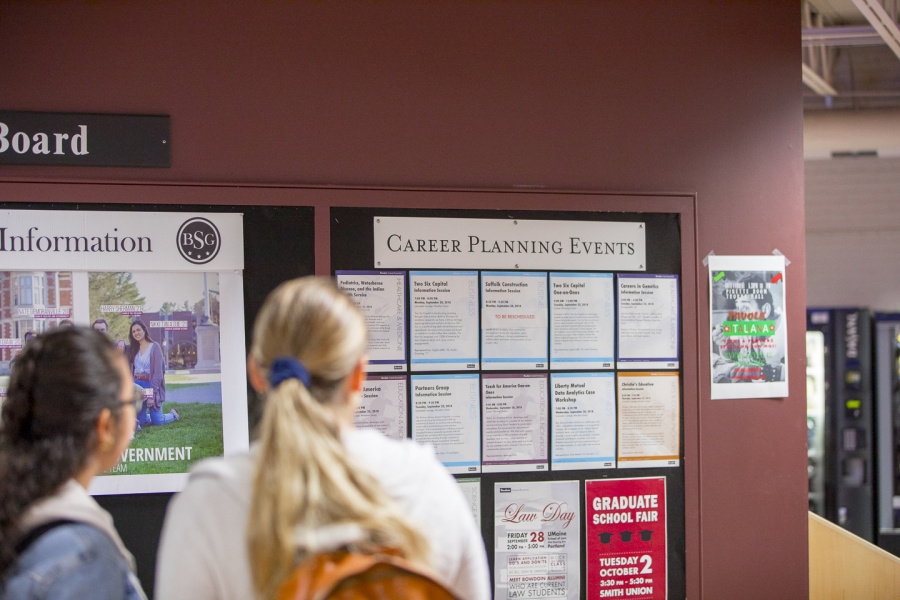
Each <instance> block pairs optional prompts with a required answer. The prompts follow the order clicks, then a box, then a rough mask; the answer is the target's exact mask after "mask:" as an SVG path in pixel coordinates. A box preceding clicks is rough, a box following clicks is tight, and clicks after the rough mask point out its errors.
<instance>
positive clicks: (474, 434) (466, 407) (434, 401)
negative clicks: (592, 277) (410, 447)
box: [410, 373, 481, 474]
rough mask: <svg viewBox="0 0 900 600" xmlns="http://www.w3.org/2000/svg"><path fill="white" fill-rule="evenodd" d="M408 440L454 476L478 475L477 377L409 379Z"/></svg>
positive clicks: (443, 376)
mask: <svg viewBox="0 0 900 600" xmlns="http://www.w3.org/2000/svg"><path fill="white" fill-rule="evenodd" d="M410 379H411V381H410V385H411V386H412V437H413V439H414V440H416V441H417V442H419V443H422V444H431V445H432V446H434V454H435V456H436V457H437V459H438V460H439V461H441V462H442V463H443V464H444V466H445V467H447V470H448V471H450V472H451V473H454V474H463V473H480V472H481V437H480V436H481V429H480V428H479V426H478V374H477V373H460V374H455V375H454V374H449V373H448V374H446V375H413V376H412V377H411V378H410Z"/></svg>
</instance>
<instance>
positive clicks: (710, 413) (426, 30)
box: [0, 0, 808, 598]
mask: <svg viewBox="0 0 900 600" xmlns="http://www.w3.org/2000/svg"><path fill="white" fill-rule="evenodd" d="M798 9H799V2H796V1H781V0H773V1H771V2H751V1H749V0H746V1H740V0H739V1H735V2H717V3H716V2H700V1H697V0H677V1H673V2H658V1H651V0H629V1H625V0H608V1H604V2H578V3H575V2H571V3H568V2H541V1H537V0H535V1H529V2H522V3H500V2H496V3H495V2H483V3H471V2H444V3H406V2H404V3H390V4H389V3H340V4H330V3H283V4H282V3H247V4H243V3H224V4H217V5H215V8H211V5H210V4H208V3H201V2H196V1H187V2H177V3H176V2H171V1H170V2H165V1H164V2H154V3H89V4H84V3H32V2H20V1H9V2H3V3H2V4H0V106H2V107H3V108H4V109H10V110H44V111H72V112H121V113H156V114H168V115H171V117H172V168H171V169H164V170H158V169H146V170H141V169H110V168H82V169H79V168H75V167H58V168H38V167H0V180H2V181H5V182H7V184H6V185H0V196H2V197H0V200H2V201H16V200H19V199H21V200H32V201H33V200H39V199H42V200H55V201H72V199H71V198H60V197H54V196H53V194H52V190H53V189H54V187H53V186H52V185H46V186H44V185H42V186H39V189H34V188H31V187H30V186H19V185H10V183H12V184H15V183H16V182H23V183H24V182H32V181H35V182H54V181H93V182H123V183H128V182H134V183H138V182H140V183H158V182H172V183H184V184H197V183H215V184H229V183H236V184H245V185H246V184H269V185H274V186H289V187H290V186H295V185H300V186H305V185H312V186H318V185H325V186H329V185H334V186H364V187H370V186H379V187H383V188H388V189H385V190H383V193H384V202H388V203H389V202H392V201H393V200H392V196H391V194H390V188H405V189H407V190H408V189H410V188H417V187H427V188H431V189H434V188H470V189H471V188H481V189H491V190H497V189H500V190H509V191H511V192H514V191H516V190H521V189H523V188H530V187H537V188H541V189H557V190H593V191H596V190H603V191H607V190H608V191H615V192H622V193H626V194H627V193H636V194H647V193H671V192H677V193H685V194H688V195H691V196H695V198H696V218H697V228H696V232H695V233H696V237H695V239H696V248H697V251H698V256H697V257H696V260H697V261H699V260H700V259H701V258H702V256H704V255H706V254H707V253H708V252H710V251H714V252H715V253H716V254H768V253H770V252H772V250H773V249H776V248H777V249H778V250H779V251H781V252H782V253H784V254H785V255H786V256H787V257H788V259H789V260H790V261H791V265H790V267H788V270H787V276H786V280H787V281H788V285H789V287H788V293H787V312H788V315H789V328H788V339H789V346H790V348H791V353H790V357H791V358H790V371H791V372H792V373H793V375H794V376H793V377H792V379H791V385H790V392H791V396H790V398H788V399H779V400H759V399H756V400H753V399H751V400H741V401H716V402H713V401H711V400H709V385H708V383H707V382H708V368H709V365H708V362H709V361H708V358H707V354H706V353H705V345H704V341H703V340H704V334H705V332H706V331H707V328H708V320H709V317H708V313H707V300H706V298H707V294H708V290H707V285H706V282H705V279H704V277H705V275H706V270H705V269H703V268H702V266H701V265H699V264H697V265H696V269H697V274H698V277H699V281H698V284H697V286H696V294H697V297H696V303H695V305H696V306H697V314H696V315H694V317H693V318H694V323H695V329H694V330H693V332H692V335H694V336H695V337H696V339H697V340H699V341H698V348H699V354H698V356H697V357H696V359H695V361H696V366H695V368H696V369H697V378H696V379H697V381H699V389H698V390H697V398H696V399H695V403H694V404H695V406H696V407H697V415H696V427H697V436H696V437H697V444H698V448H699V455H698V458H699V461H698V463H697V464H694V465H690V464H689V465H686V468H688V469H696V474H697V482H698V483H697V485H698V496H699V498H698V503H697V505H698V507H699V516H698V517H697V519H698V522H688V523H687V527H688V530H689V536H688V537H689V542H688V551H689V554H690V553H691V552H692V550H691V544H690V533H691V532H694V534H695V535H696V544H695V545H694V549H693V553H694V556H693V559H695V560H696V561H697V565H698V566H697V568H696V569H691V568H690V566H689V572H688V594H689V595H690V596H691V597H699V596H703V597H709V598H723V597H736V596H744V597H765V598H796V597H805V596H806V595H807V590H808V580H807V577H806V567H807V536H806V531H807V530H806V508H807V503H806V491H805V489H806V483H805V480H806V477H805V472H806V468H805V462H806V459H805V440H806V438H805V433H804V432H805V401H804V395H805V389H804V384H803V380H802V378H801V377H798V376H797V375H798V374H800V373H802V372H803V367H804V353H803V344H804V342H803V339H804V338H803V335H804V334H803V332H804V331H805V324H804V319H803V318H802V317H803V314H804V310H805V304H806V303H805V293H804V290H805V274H804V271H805V255H804V238H803V231H804V213H803V187H802V186H803V162H802V104H801V100H802V97H801V82H800V78H799V77H798V70H799V69H798V60H799V52H798V41H799V19H798V18H797V16H798V14H799V10H798ZM23 187H27V188H29V190H23ZM112 187H115V186H112ZM121 188H122V190H123V192H122V193H121V194H119V195H118V197H119V198H120V201H122V202H128V203H133V202H143V201H145V200H144V199H143V197H144V196H145V195H146V194H145V192H143V191H137V190H136V188H134V187H130V186H121ZM56 189H58V188H56ZM47 193H49V194H50V195H49V196H48V195H47ZM279 193H280V192H279ZM328 194H329V196H328V197H329V198H330V197H334V198H335V200H334V202H335V203H336V204H342V203H344V202H346V201H345V200H342V199H341V194H342V193H341V192H339V191H338V190H336V189H332V190H331V191H329V192H328ZM177 195H178V193H177V192H175V193H174V195H173V196H172V197H173V198H177ZM29 196H31V197H29ZM210 196H211V197H212V196H214V197H215V198H213V199H211V200H210V201H211V202H212V203H218V202H222V203H228V201H227V199H228V193H227V192H224V191H222V190H221V189H218V190H217V191H216V192H215V193H212V192H211V193H210ZM492 196H493V195H492ZM38 197H39V198H38ZM284 197H285V198H286V199H285V202H286V203H291V204H293V203H296V204H303V203H304V199H305V198H306V192H304V191H303V189H302V188H301V189H294V190H289V191H285V192H284ZM407 197H409V196H405V195H404V198H407ZM447 198H448V199H447V205H445V206H440V208H452V207H456V206H457V205H456V204H454V203H455V202H459V200H458V198H454V197H453V196H452V195H448V197H447ZM82 201H90V198H84V199H83V200H82ZM104 201H108V200H104ZM147 201H149V200H147ZM380 201H381V200H379V202H380ZM509 201H510V202H513V201H515V202H518V201H519V200H518V199H513V197H512V196H511V197H510V200H509ZM155 202H160V200H155ZM176 202H177V200H173V203H176ZM325 202H326V203H327V202H330V200H328V201H325ZM404 202H406V203H407V205H410V206H415V205H416V202H417V200H416V199H415V198H414V197H413V198H412V199H410V200H404ZM623 202H624V203H625V205H626V206H625V207H624V208H623V210H634V209H633V208H630V207H628V206H627V204H628V202H627V199H626V200H623ZM345 205H346V204H345ZM420 206H424V205H420ZM517 206H518V205H517ZM461 207H462V208H465V206H461ZM502 207H503V202H498V201H496V200H491V204H489V205H482V206H480V208H502ZM546 208H551V209H552V208H556V207H546ZM558 208H565V209H568V210H581V208H578V207H574V206H571V205H569V204H568V203H567V204H566V205H565V206H562V207H558ZM585 209H588V210H609V208H607V207H606V206H593V205H592V206H587V207H585ZM642 209H643V208H642ZM661 210H667V209H665V208H661ZM322 212H323V211H318V212H317V216H316V219H317V225H318V227H317V229H318V231H320V232H322V231H323V230H324V229H326V227H325V226H324V225H325V224H327V215H325V216H323V215H322ZM322 219H325V220H324V221H323V220H322ZM317 244H318V247H319V248H320V249H321V248H323V246H322V245H321V244H322V241H321V240H317ZM325 265H327V261H326V259H325V258H324V257H322V256H321V255H319V256H317V269H318V270H319V271H320V272H321V271H324V270H325V268H327V267H325ZM323 267H325V268H323ZM686 292H687V289H686ZM688 318H689V315H685V324H686V325H687V323H688ZM688 333H691V332H687V331H686V334H685V335H686V336H687V335H688ZM686 358H687V357H686ZM686 367H687V361H686ZM686 400H687V398H686ZM685 405H686V407H687V405H688V402H687V401H686V403H685ZM686 417H687V415H686ZM686 434H687V430H686ZM690 558H691V557H690V556H689V559H690Z"/></svg>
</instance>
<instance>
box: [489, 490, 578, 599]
mask: <svg viewBox="0 0 900 600" xmlns="http://www.w3.org/2000/svg"><path fill="white" fill-rule="evenodd" d="M579 487H580V483H579V482H578V481H515V482H504V483H501V482H497V483H495V484H494V598H495V600H508V599H512V598H556V599H563V600H577V599H578V598H580V597H581V527H580V525H579V523H580V516H579V514H580V510H579V506H580V505H579V498H578V494H579ZM590 597H591V598H594V597H596V596H590Z"/></svg>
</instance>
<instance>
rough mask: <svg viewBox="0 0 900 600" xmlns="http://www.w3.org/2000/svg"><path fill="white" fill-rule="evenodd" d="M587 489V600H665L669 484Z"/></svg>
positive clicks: (622, 483) (591, 484)
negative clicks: (667, 496) (667, 490)
mask: <svg viewBox="0 0 900 600" xmlns="http://www.w3.org/2000/svg"><path fill="white" fill-rule="evenodd" d="M584 485H585V509H586V510H585V513H586V514H587V557H586V561H587V598H588V599H589V600H594V599H595V598H634V599H635V600H650V599H652V600H658V599H664V598H666V587H667V586H666V478H665V477H641V478H636V479H601V480H595V481H586V482H585V484H584Z"/></svg>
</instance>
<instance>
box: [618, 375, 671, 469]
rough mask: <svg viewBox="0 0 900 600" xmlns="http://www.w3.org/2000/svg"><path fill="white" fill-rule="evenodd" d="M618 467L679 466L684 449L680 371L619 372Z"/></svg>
mask: <svg viewBox="0 0 900 600" xmlns="http://www.w3.org/2000/svg"><path fill="white" fill-rule="evenodd" d="M618 384H619V385H618V388H619V413H618V427H617V430H618V436H619V444H618V447H619V449H618V465H617V466H618V467H619V468H620V469H627V468H633V467H677V466H678V465H679V462H680V459H679V456H680V452H681V418H680V401H679V398H680V391H679V379H678V373H677V372H672V371H662V372H656V373H640V372H621V373H619V375H618Z"/></svg>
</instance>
